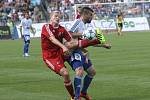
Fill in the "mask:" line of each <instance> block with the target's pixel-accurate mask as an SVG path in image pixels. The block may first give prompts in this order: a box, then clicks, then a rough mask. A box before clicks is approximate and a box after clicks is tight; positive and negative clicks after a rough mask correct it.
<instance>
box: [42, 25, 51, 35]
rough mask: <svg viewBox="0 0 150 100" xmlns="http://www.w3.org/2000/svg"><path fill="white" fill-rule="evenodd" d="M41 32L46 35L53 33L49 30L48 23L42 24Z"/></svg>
mask: <svg viewBox="0 0 150 100" xmlns="http://www.w3.org/2000/svg"><path fill="white" fill-rule="evenodd" d="M42 34H44V35H45V36H46V37H51V36H52V35H53V33H52V32H51V30H50V28H49V25H48V24H46V25H44V26H43V28H42Z"/></svg>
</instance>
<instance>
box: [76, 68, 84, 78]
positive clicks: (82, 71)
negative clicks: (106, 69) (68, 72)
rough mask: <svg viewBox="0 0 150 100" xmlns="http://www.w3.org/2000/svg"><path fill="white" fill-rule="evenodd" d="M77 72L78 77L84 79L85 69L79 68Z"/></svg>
mask: <svg viewBox="0 0 150 100" xmlns="http://www.w3.org/2000/svg"><path fill="white" fill-rule="evenodd" d="M75 71H76V75H77V76H80V77H82V76H83V74H84V69H83V67H79V68H77V69H76V70H75Z"/></svg>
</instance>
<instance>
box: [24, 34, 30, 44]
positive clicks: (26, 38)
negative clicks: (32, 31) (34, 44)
mask: <svg viewBox="0 0 150 100" xmlns="http://www.w3.org/2000/svg"><path fill="white" fill-rule="evenodd" d="M23 39H24V42H25V43H30V35H24V36H23Z"/></svg>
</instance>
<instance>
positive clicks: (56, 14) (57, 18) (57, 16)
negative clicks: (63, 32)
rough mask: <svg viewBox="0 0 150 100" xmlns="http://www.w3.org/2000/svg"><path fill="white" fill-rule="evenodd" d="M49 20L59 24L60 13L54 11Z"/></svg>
mask: <svg viewBox="0 0 150 100" xmlns="http://www.w3.org/2000/svg"><path fill="white" fill-rule="evenodd" d="M51 21H52V22H53V23H55V24H59V21H60V13H58V12H56V13H54V14H53V15H52V17H51Z"/></svg>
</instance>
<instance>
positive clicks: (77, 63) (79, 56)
mask: <svg viewBox="0 0 150 100" xmlns="http://www.w3.org/2000/svg"><path fill="white" fill-rule="evenodd" d="M86 59H87V58H86V56H85V55H83V53H82V50H81V49H77V50H74V51H73V53H72V55H71V57H70V58H69V59H68V63H69V65H70V66H71V67H72V69H73V70H75V69H76V68H78V67H81V66H82V67H83V68H84V70H87V69H88V68H89V67H91V66H92V63H91V61H90V60H89V59H88V62H87V61H86Z"/></svg>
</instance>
